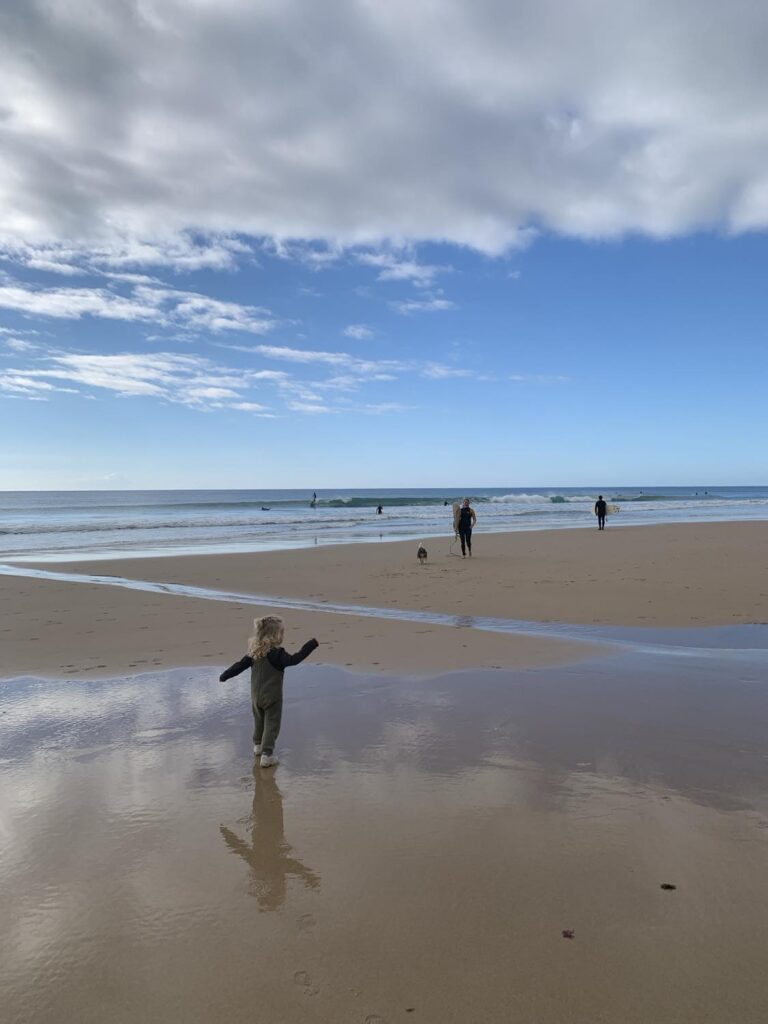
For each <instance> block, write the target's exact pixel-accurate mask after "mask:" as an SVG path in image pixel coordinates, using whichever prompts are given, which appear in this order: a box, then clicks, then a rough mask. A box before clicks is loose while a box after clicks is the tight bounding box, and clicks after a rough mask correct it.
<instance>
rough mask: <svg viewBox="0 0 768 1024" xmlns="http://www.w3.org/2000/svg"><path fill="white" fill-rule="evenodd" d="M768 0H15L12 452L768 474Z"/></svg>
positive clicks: (677, 475)
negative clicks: (767, 280)
mask: <svg viewBox="0 0 768 1024" xmlns="http://www.w3.org/2000/svg"><path fill="white" fill-rule="evenodd" d="M767 48H768V9H767V8H766V7H765V6H764V5H761V4H756V3H754V2H746V0H734V2H732V3H730V4H728V5H724V4H722V3H721V2H717V3H715V2H710V0H695V2H693V0H691V2H684V0H670V2H667V3H665V4H660V3H658V2H653V3H651V2H642V0H633V2H631V3H630V2H629V0H627V2H616V0H573V2H571V3H568V4H565V3H562V2H561V0H557V2H555V0H530V2H516V3H509V2H505V0H477V2H473V3H468V2H466V0H462V2H458V0H441V2H440V3H435V2H433V0H408V2H405V0H378V2H374V0H324V2H323V3H316V2H312V0H301V2H300V0H112V2H111V3H109V4H104V3H102V2H99V0H4V3H3V5H2V8H0V429H2V436H3V444H2V445H0V481H1V482H0V487H2V488H7V489H11V488H57V487H86V488H87V487H142V486H146V487H163V486H167V487H183V486H198V487H199V486H242V487H280V486H298V487H326V486H361V487H362V486H377V485H378V486H397V485H398V484H402V485H408V486H418V485H420V484H423V485H425V486H441V485H449V484H453V483H456V484H458V483H459V482H461V483H466V484H475V485H483V484H485V485H493V484H496V485H499V486H504V485H510V486H515V485H521V486H524V485H529V484H540V485H547V484H551V485H556V484H560V485H563V486H565V485H569V484H573V485H578V484H579V483H600V482H609V483H616V484H618V483H625V484H630V483H638V484H642V483H681V484H685V483H692V484H695V483H702V482H703V483H728V482H731V483H736V482H741V483H764V482H765V458H764V456H763V452H764V451H765V448H766V442H767V441H768V437H766V429H765V417H764V414H763V412H762V410H763V408H764V405H765V398H764V391H765V379H766V373H765V371H766V369H767V368H768V367H767V366H766V364H767V362H768V360H767V359H766V354H765V353H766V344H765V338H764V335H765V327H764V324H765V319H766V316H765V314H766V300H765V297H764V296H765V293H766V287H765V284H764V281H763V277H764V268H765V266H766V257H767V256H768V243H767V240H766V228H767V227H768V103H767V102H766V99H768V62H766V61H765V53H766V52H767Z"/></svg>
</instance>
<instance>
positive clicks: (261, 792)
mask: <svg viewBox="0 0 768 1024" xmlns="http://www.w3.org/2000/svg"><path fill="white" fill-rule="evenodd" d="M253 782H254V786H253V813H252V814H251V818H250V821H249V822H248V828H249V829H250V833H251V836H250V842H247V841H246V840H244V839H240V837H239V836H237V835H235V833H234V832H233V831H232V830H231V829H229V828H227V827H226V826H224V825H222V826H221V834H222V836H223V837H224V842H225V843H226V844H227V846H228V847H229V848H230V850H232V851H233V853H237V854H239V855H240V856H241V857H242V858H243V860H244V861H246V863H247V864H248V866H249V867H250V869H251V873H250V881H249V891H250V893H251V895H253V896H255V897H256V899H257V900H258V902H259V908H260V909H261V910H278V909H279V908H280V907H282V905H283V903H284V902H285V892H286V883H287V879H288V876H289V875H295V876H296V877H297V878H301V879H302V881H303V882H304V884H305V885H306V886H307V887H308V888H310V889H317V888H318V887H319V885H320V879H319V877H318V876H317V875H316V874H315V873H314V871H312V870H311V869H310V868H308V867H306V866H305V865H304V864H302V863H301V861H300V860H297V859H296V858H295V857H292V856H291V850H292V847H291V846H290V844H289V843H287V842H286V839H285V835H284V831H283V829H284V826H283V794H282V793H281V792H280V790H279V788H278V785H277V782H276V780H275V775H274V772H263V771H260V770H259V769H258V768H256V767H254V770H253Z"/></svg>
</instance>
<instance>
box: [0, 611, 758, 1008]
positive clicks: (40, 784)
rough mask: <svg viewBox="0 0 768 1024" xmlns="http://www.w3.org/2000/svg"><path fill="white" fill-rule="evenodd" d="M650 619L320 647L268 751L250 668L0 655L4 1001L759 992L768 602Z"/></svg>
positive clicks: (514, 998)
mask: <svg viewBox="0 0 768 1024" xmlns="http://www.w3.org/2000/svg"><path fill="white" fill-rule="evenodd" d="M240 599H241V598H238V600H240ZM269 600H270V603H272V604H273V605H274V604H275V601H274V599H272V598H270V599H269ZM322 607H323V610H326V609H325V606H322ZM501 621H502V622H503V621H504V620H501ZM643 632H644V634H645V635H644V636H642V637H640V638H638V637H637V633H636V631H632V634H633V635H632V637H631V638H630V639H629V640H627V641H621V642H626V643H628V644H629V646H627V647H623V648H622V647H621V645H620V638H618V637H613V639H614V641H616V643H615V644H614V648H613V650H614V654H613V656H612V657H608V658H601V659H599V660H596V661H592V662H580V663H579V664H575V665H571V666H568V667H565V668H546V669H543V668H538V669H528V670H522V671H516V672H501V671H496V672H492V673H491V672H487V673H484V672H471V673H465V672H462V673H452V674H449V675H444V676H440V677H436V678H432V679H426V680H425V679H403V678H394V677H387V676H384V677H372V676H365V675H361V674H352V673H347V672H344V671H342V670H339V669H332V668H329V667H325V666H311V665H302V666H301V667H300V668H298V669H295V670H292V672H291V674H290V676H289V678H288V680H287V683H286V707H285V714H284V728H283V733H282V735H281V743H280V753H281V758H282V764H281V765H280V767H279V768H278V769H277V770H273V771H262V770H260V769H258V768H255V767H254V759H253V755H252V752H251V745H250V731H251V721H250V711H249V707H248V692H247V691H248V685H247V677H246V676H243V677H239V678H238V679H235V680H232V681H230V682H229V683H227V684H220V683H218V681H217V680H216V678H215V675H214V674H213V673H211V672H210V670H205V669H195V670H186V669H185V670H181V669H179V670H174V671H170V672H158V673H148V674H144V675H140V676H133V677H127V678H120V679H111V680H89V681H88V682H85V681H80V680H66V681H50V680H49V681H45V680H39V679H33V678H24V679H17V680H11V681H8V682H5V683H3V684H2V689H1V690H0V692H1V693H2V701H1V702H0V778H1V780H2V785H1V786H0V843H1V845H0V850H1V851H2V852H1V854H0V883H2V884H1V885H0V921H2V925H1V926H0V992H1V993H2V1005H3V1016H4V1019H7V1020H9V1021H12V1022H17V1021H18V1022H21V1021H34V1022H35V1024H38V1022H39V1024H47V1022H49V1021H50V1022H53V1021H56V1022H58V1024H61V1022H70V1021H71V1022H73V1024H74V1022H78V1024H80V1022H83V1024H89V1022H94V1024H95V1022H97V1021H98V1022H99V1024H102V1022H103V1021H105V1020H109V1021H110V1022H117V1024H123V1022H126V1024H127V1022H135V1021H139V1020H141V1021H145V1020H146V1021H164V1022H165V1021H169V1022H176V1021H179V1022H182V1021H184V1022H198V1021H199V1022H203V1021H211V1020H226V1021H234V1022H239V1021H259V1020H272V1021H279V1022H281V1024H293V1022H297V1024H298V1022H307V1021H312V1022H323V1024H326V1022H327V1024H337V1022H338V1024H347V1022H348V1024H366V1022H367V1024H394V1022H396V1021H425V1022H444V1021H453V1020H457V1021H459V1020H460V1021H468V1022H475V1021H477V1022H497V1021H498V1022H505V1024H506V1022H510V1021H521V1022H526V1024H528V1022H536V1024H550V1022H553V1024H554V1022H558V1024H561V1022H565V1021H567V1022H569V1024H601V1022H605V1024H608V1022H610V1024H615V1022H622V1024H624V1022H627V1024H635V1022H637V1024H640V1022H642V1024H647V1022H649V1021H653V1022H654V1024H667V1022H669V1024H672V1022H674V1024H678V1022H688V1021H690V1022H694V1021H695V1022H697V1024H702V1022H713V1024H714V1022H717V1024H722V1022H724V1021H728V1022H734V1024H736V1022H738V1024H751V1022H753V1021H754V1022H756V1024H757V1022H758V1021H760V1022H762V1021H764V1020H765V1019H766V1017H767V1016H768V979H766V976H765V969H764V948H765V941H766V938H767V937H768V913H766V910H765V907H764V899H763V896H762V894H763V890H764V879H765V876H766V868H768V846H766V842H767V840H768V744H766V740H765V737H766V735H768V701H766V686H765V683H766V680H765V656H764V651H763V650H756V651H755V650H746V649H742V650H734V649H730V648H727V647H723V649H718V648H719V647H720V646H721V645H724V644H725V643H726V641H729V640H734V639H735V640H736V641H737V642H738V641H740V642H742V643H743V644H744V645H745V646H746V645H751V646H755V647H760V646H761V643H758V642H756V641H762V634H761V631H760V630H759V629H757V628H755V629H754V630H749V629H747V630H744V629H743V628H742V629H741V630H737V631H735V632H734V631H727V632H724V631H717V630H715V631H711V632H709V631H698V630H697V631H689V632H690V634H691V637H686V636H684V635H683V631H674V632H675V635H674V636H673V637H670V636H669V634H668V633H667V632H664V633H663V634H662V635H663V640H659V635H658V634H652V633H651V631H643ZM590 639H591V640H594V634H593V633H590ZM686 639H688V640H691V639H692V643H693V646H689V647H687V648H686V647H685V646H681V645H683V644H684V643H685V641H686ZM702 639H703V642H702ZM674 644H677V645H678V646H677V647H675V646H674ZM681 652H684V654H685V656H684V657H681V656H680V653H681ZM664 886H674V888H664Z"/></svg>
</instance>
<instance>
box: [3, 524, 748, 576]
mask: <svg viewBox="0 0 768 1024" xmlns="http://www.w3.org/2000/svg"><path fill="white" fill-rule="evenodd" d="M627 518H628V516H627ZM595 522H596V520H595V517H594V516H592V515H591V514H590V515H589V518H588V519H585V521H584V522H581V523H568V524H560V525H557V526H546V527H542V526H540V525H538V524H536V525H534V526H518V527H517V528H516V529H514V530H509V529H493V528H491V529H488V530H487V531H483V529H482V526H481V528H480V532H481V533H482V536H484V537H499V536H510V537H516V536H518V535H524V536H529V535H531V534H534V535H538V534H545V535H546V534H550V533H556V534H557V533H569V532H581V531H584V530H593V529H595ZM726 524H733V525H745V524H749V525H756V526H757V525H760V524H768V519H755V518H753V517H751V516H743V517H738V518H734V517H732V516H731V517H727V518H723V519H709V518H708V519H702V518H691V519H681V520H674V521H671V522H670V521H668V520H665V521H661V522H652V523H631V522H626V521H625V520H622V521H618V519H617V517H616V516H615V515H614V516H609V526H608V528H607V529H608V530H610V531H615V530H622V531H624V530H651V529H655V528H660V527H661V528H667V527H683V528H692V527H706V526H724V525H726ZM321 532H322V529H321ZM425 539H426V540H429V541H431V542H441V541H446V542H447V543H450V540H451V533H450V531H449V530H445V529H441V530H440V531H439V532H431V533H430V532H429V531H428V530H427V531H424V530H421V531H419V530H414V531H413V532H412V533H411V532H409V533H406V534H402V535H397V536H393V535H389V536H387V535H384V534H380V535H379V536H362V537H356V536H353V535H349V539H342V538H333V539H331V540H322V539H320V538H319V537H315V538H314V539H313V540H312V541H310V540H309V539H302V540H295V541H292V540H283V541H274V542H263V543H262V544H261V545H258V546H254V544H253V543H247V542H243V543H242V544H241V543H238V542H233V543H232V544H223V543H222V544H221V545H216V544H212V545H210V546H206V545H199V546H198V545H195V546H188V547H185V546H183V545H179V546H178V547H167V548H162V547H155V548H152V549H149V550H146V551H141V550H140V549H137V550H133V549H122V550H120V551H106V552H103V553H100V552H98V551H95V552H82V551H70V552H58V553H53V552H51V553H45V554H34V555H30V554H25V555H14V554H13V553H12V552H9V553H7V554H5V555H3V556H1V557H0V563H2V564H5V565H30V566H44V565H50V566H53V565H75V564H77V565H79V564H88V563H91V562H94V563H95V562H123V561H145V560H147V561H151V560H155V559H173V558H221V557H227V556H235V555H238V556H243V555H276V554H280V553H281V552H292V551H312V550H315V548H318V547H321V548H339V547H340V548H346V547H376V546H378V545H392V544H414V543H416V542H417V541H419V540H425ZM456 543H457V544H458V541H457V542H456Z"/></svg>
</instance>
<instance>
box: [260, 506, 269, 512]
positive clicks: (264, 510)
mask: <svg viewBox="0 0 768 1024" xmlns="http://www.w3.org/2000/svg"><path fill="white" fill-rule="evenodd" d="M261 511H262V512H271V511H272V510H271V509H270V507H269V505H262V506H261Z"/></svg>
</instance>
